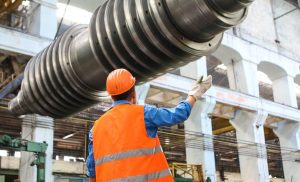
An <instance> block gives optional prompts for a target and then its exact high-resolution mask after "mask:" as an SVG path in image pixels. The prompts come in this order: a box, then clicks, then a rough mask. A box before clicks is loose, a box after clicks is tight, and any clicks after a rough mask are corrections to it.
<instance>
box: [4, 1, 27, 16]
mask: <svg viewBox="0 0 300 182" xmlns="http://www.w3.org/2000/svg"><path fill="white" fill-rule="evenodd" d="M21 4H22V0H1V1H0V17H1V16H2V14H3V13H5V12H6V13H7V12H10V11H13V10H15V9H17V8H18V6H20V5H21Z"/></svg>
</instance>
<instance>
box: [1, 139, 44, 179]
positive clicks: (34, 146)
mask: <svg viewBox="0 0 300 182" xmlns="http://www.w3.org/2000/svg"><path fill="white" fill-rule="evenodd" d="M47 147H48V144H47V143H46V142H43V143H39V142H31V141H27V140H22V139H13V138H11V137H10V136H8V135H3V136H0V148H1V149H7V150H14V151H25V152H33V154H34V156H35V159H34V161H32V163H31V164H30V165H31V166H36V167H37V182H45V157H46V150H47Z"/></svg>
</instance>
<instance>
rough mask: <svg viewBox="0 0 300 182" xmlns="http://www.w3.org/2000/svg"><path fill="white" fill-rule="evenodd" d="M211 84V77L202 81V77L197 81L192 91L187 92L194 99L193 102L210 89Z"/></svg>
mask: <svg viewBox="0 0 300 182" xmlns="http://www.w3.org/2000/svg"><path fill="white" fill-rule="evenodd" d="M211 84H212V76H211V75H209V76H208V77H206V78H204V79H203V76H202V77H201V78H200V80H198V81H197V82H196V83H195V85H194V86H193V88H192V90H191V91H190V92H189V96H192V97H194V98H195V100H199V99H200V98H201V97H202V95H203V94H204V93H205V92H206V91H207V90H208V89H209V88H210V87H211Z"/></svg>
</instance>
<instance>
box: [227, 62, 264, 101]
mask: <svg viewBox="0 0 300 182" xmlns="http://www.w3.org/2000/svg"><path fill="white" fill-rule="evenodd" d="M226 66H227V76H228V81H229V87H230V89H233V90H236V91H239V92H242V93H246V94H250V95H253V96H259V83H258V79H257V64H255V63H252V62H250V61H247V60H239V61H231V62H228V63H226Z"/></svg>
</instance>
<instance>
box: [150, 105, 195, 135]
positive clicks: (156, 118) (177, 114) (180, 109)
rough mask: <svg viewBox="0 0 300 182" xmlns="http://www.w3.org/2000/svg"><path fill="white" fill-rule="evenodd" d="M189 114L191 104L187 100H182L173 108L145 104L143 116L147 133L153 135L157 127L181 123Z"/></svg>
mask: <svg viewBox="0 0 300 182" xmlns="http://www.w3.org/2000/svg"><path fill="white" fill-rule="evenodd" d="M190 114H191V105H190V104H189V102H188V101H182V102H180V103H179V104H178V105H177V106H176V107H174V108H157V107H155V106H150V105H145V108H144V117H145V123H146V130H147V134H148V135H149V136H150V137H155V135H156V132H157V128H158V127H162V126H172V125H176V124H179V123H182V122H183V121H185V120H186V119H187V118H188V117H189V116H190Z"/></svg>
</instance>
